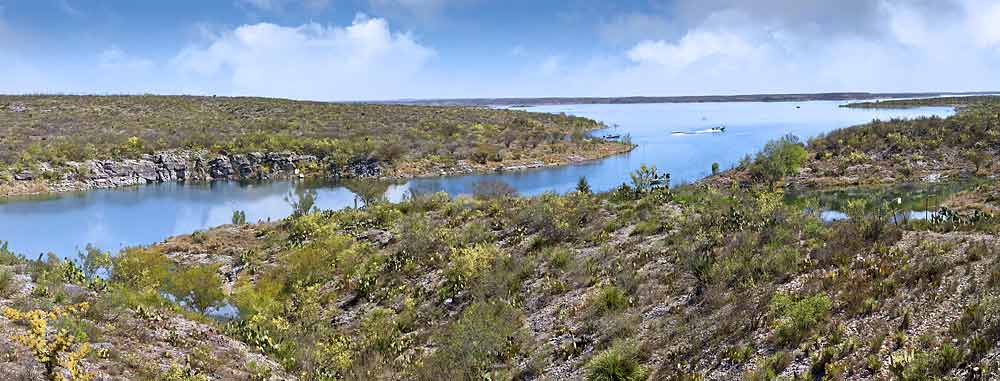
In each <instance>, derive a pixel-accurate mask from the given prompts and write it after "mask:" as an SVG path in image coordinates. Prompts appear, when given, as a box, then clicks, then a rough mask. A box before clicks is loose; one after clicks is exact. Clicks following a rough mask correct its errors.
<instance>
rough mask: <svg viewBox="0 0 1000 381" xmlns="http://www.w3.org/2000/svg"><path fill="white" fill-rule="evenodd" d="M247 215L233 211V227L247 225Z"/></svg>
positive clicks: (239, 211) (240, 211)
mask: <svg viewBox="0 0 1000 381" xmlns="http://www.w3.org/2000/svg"><path fill="white" fill-rule="evenodd" d="M246 223H247V213H246V212H244V211H242V210H234V211H233V225H246Z"/></svg>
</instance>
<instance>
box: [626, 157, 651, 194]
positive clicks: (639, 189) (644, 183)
mask: <svg viewBox="0 0 1000 381" xmlns="http://www.w3.org/2000/svg"><path fill="white" fill-rule="evenodd" d="M629 176H631V177H632V187H633V188H635V192H636V193H639V194H643V193H646V192H649V191H650V190H651V189H653V185H655V184H656V182H657V180H658V178H657V175H656V166H655V165H654V166H652V167H647V166H646V164H643V165H641V166H639V169H637V170H635V172H632V174H630V175H629Z"/></svg>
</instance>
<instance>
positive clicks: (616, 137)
mask: <svg viewBox="0 0 1000 381" xmlns="http://www.w3.org/2000/svg"><path fill="white" fill-rule="evenodd" d="M621 137H622V136H621V135H604V138H605V139H619V138H621Z"/></svg>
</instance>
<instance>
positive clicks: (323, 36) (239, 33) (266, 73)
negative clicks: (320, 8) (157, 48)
mask: <svg viewBox="0 0 1000 381" xmlns="http://www.w3.org/2000/svg"><path fill="white" fill-rule="evenodd" d="M434 55H435V52H434V51H433V50H432V49H430V48H427V47H424V46H423V45H421V44H419V43H418V42H417V41H416V40H415V39H414V37H413V36H411V35H410V34H406V33H398V32H395V33H394V32H392V31H391V30H390V28H389V24H388V22H387V21H386V20H385V19H381V18H368V17H366V16H364V15H359V16H358V17H356V18H355V20H354V22H353V23H352V24H351V25H350V26H347V27H336V26H323V25H320V24H315V23H310V24H305V25H301V26H298V27H286V26H280V25H275V24H269V23H260V24H254V25H244V26H241V27H238V28H236V29H235V30H232V31H230V32H227V33H224V34H223V35H221V36H219V37H218V38H216V39H215V41H213V42H211V43H210V44H208V45H207V46H194V47H189V48H187V49H184V50H183V51H182V52H181V53H180V54H178V55H177V56H176V57H175V58H174V59H173V60H172V64H173V66H174V67H176V68H177V69H178V70H179V71H180V72H181V73H182V75H189V76H193V78H189V79H190V80H192V81H194V82H198V81H199V80H200V79H209V80H212V82H214V83H218V84H222V85H223V86H225V87H226V88H228V91H229V92H232V93H237V94H259V95H267V96H279V97H289V98H304V99H323V100H332V99H373V98H377V99H385V98H392V97H399V96H404V95H408V94H409V93H408V91H412V90H413V86H412V84H413V83H414V82H415V81H416V78H415V77H416V75H417V74H418V73H419V72H420V71H421V70H422V69H423V68H424V66H425V63H427V62H428V60H430V59H431V58H432V57H433V56H434ZM205 90H207V91H205V92H225V90H224V89H205Z"/></svg>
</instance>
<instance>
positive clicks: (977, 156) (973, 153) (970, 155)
mask: <svg viewBox="0 0 1000 381" xmlns="http://www.w3.org/2000/svg"><path fill="white" fill-rule="evenodd" d="M962 156H964V157H965V160H968V161H969V162H970V163H972V165H974V166H975V167H976V173H979V170H980V169H981V168H982V166H983V164H984V163H986V161H987V160H989V155H987V154H986V153H984V152H983V151H980V150H977V149H975V148H970V149H969V150H967V151H965V152H963V153H962Z"/></svg>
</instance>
